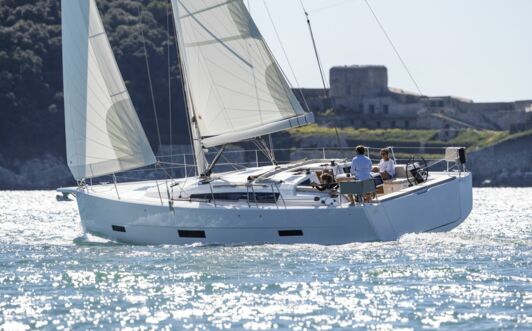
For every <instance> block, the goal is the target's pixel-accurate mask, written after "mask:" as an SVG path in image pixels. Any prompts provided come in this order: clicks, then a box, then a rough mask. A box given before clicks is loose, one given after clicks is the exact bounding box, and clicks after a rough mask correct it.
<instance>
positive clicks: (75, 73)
mask: <svg viewBox="0 0 532 331" xmlns="http://www.w3.org/2000/svg"><path fill="white" fill-rule="evenodd" d="M61 6H62V36H63V83H64V98H65V129H66V143H67V160H68V166H69V168H70V171H71V172H72V174H73V175H74V178H76V179H78V180H79V179H82V178H92V177H97V176H102V175H107V174H111V173H115V172H121V171H126V170H130V169H135V168H140V167H143V166H146V165H150V164H153V163H155V162H156V159H155V156H154V154H153V151H152V149H151V147H150V145H149V142H148V139H147V138H146V134H145V133H144V130H143V128H142V125H141V124H140V121H139V119H138V116H137V113H136V112H135V108H134V107H133V104H132V102H131V99H130V97H129V93H128V91H127V89H126V86H125V84H124V80H123V79H122V75H121V74H120V71H119V69H118V66H117V64H116V60H115V57H114V55H113V52H112V50H111V46H110V44H109V40H108V39H107V35H106V33H105V30H104V27H103V24H102V21H101V18H100V15H99V13H98V8H97V7H96V3H95V1H94V0H62V1H61Z"/></svg>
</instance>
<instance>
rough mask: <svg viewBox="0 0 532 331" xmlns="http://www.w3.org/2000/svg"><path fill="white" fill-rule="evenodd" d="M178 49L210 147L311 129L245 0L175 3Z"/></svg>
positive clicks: (203, 135) (200, 126)
mask: <svg viewBox="0 0 532 331" xmlns="http://www.w3.org/2000/svg"><path fill="white" fill-rule="evenodd" d="M172 7H173V11H174V20H175V26H176V29H177V30H178V32H179V33H177V36H178V38H177V39H178V46H179V52H180V54H181V62H182V63H181V64H182V67H183V70H184V71H185V73H186V75H185V77H186V81H185V82H184V83H185V84H186V85H187V87H188V94H189V97H190V99H191V100H190V105H192V106H193V108H194V109H193V110H192V112H193V115H194V116H193V121H194V124H195V125H197V128H198V131H199V134H200V136H201V137H200V138H201V142H202V144H203V146H204V147H210V146H216V145H221V144H226V143H231V142H237V141H240V140H246V139H250V138H254V137H258V136H261V135H264V134H270V133H274V132H277V131H281V130H286V129H289V128H291V127H296V126H299V123H300V125H306V124H308V123H310V122H312V121H313V116H311V115H309V113H306V112H305V111H304V110H303V108H302V107H301V105H300V104H299V102H298V100H297V99H296V97H295V95H294V94H293V92H292V90H291V88H290V86H289V84H288V82H287V80H286V78H285V76H284V74H283V73H282V71H281V69H280V67H279V66H278V64H277V62H276V61H275V59H274V58H273V56H272V54H271V53H270V50H269V49H268V46H267V45H266V42H265V41H264V38H263V37H262V35H261V34H260V32H259V30H258V28H257V26H256V25H255V23H254V22H253V19H252V18H251V16H250V14H249V12H248V10H247V8H246V7H245V5H244V3H243V1H242V0H229V1H228V0H201V1H198V0H172Z"/></svg>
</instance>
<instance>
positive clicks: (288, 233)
mask: <svg viewBox="0 0 532 331" xmlns="http://www.w3.org/2000/svg"><path fill="white" fill-rule="evenodd" d="M301 236H303V230H279V237H301Z"/></svg>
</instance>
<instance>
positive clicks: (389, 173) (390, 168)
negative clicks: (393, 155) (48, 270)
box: [372, 148, 395, 180]
mask: <svg viewBox="0 0 532 331" xmlns="http://www.w3.org/2000/svg"><path fill="white" fill-rule="evenodd" d="M381 157H382V159H381V160H380V162H379V166H378V167H373V169H372V171H373V172H374V173H379V174H380V176H381V178H382V179H383V180H387V179H392V178H394V177H395V162H394V161H393V160H392V159H390V152H389V151H388V149H387V148H383V149H381Z"/></svg>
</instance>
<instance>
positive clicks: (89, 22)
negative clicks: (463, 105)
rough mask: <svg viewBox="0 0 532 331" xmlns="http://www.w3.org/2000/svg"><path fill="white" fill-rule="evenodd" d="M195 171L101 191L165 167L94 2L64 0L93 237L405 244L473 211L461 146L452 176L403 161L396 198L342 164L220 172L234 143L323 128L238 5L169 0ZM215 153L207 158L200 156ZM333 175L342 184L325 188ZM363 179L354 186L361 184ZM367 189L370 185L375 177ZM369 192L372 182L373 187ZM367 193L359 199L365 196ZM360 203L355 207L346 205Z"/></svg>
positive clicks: (83, 189)
mask: <svg viewBox="0 0 532 331" xmlns="http://www.w3.org/2000/svg"><path fill="white" fill-rule="evenodd" d="M171 4H172V14H173V19H174V21H175V29H176V36H177V43H178V51H179V60H180V63H181V68H182V78H183V85H184V92H185V95H186V110H187V114H188V124H189V126H190V130H191V133H192V145H193V150H194V159H195V166H196V168H197V174H198V175H197V176H194V177H188V178H170V179H168V180H164V181H163V180H144V181H136V182H126V183H117V182H116V181H114V182H110V183H101V184H97V185H92V183H91V179H92V178H96V177H101V176H114V175H115V174H117V173H121V172H126V171H129V170H132V169H137V168H142V167H146V166H150V165H154V164H157V158H156V157H155V155H154V152H153V151H152V149H151V147H150V144H149V142H148V139H147V137H146V135H145V133H144V130H143V127H142V125H141V123H140V121H139V118H138V116H137V114H136V111H135V108H134V106H133V103H132V101H131V99H130V96H129V93H128V90H127V88H126V85H125V84H124V81H123V79H122V76H121V73H120V71H119V68H118V66H117V63H116V60H115V57H114V55H113V52H112V49H111V46H110V43H109V41H108V38H107V34H106V32H105V29H104V26H103V24H102V20H101V18H100V14H99V12H98V8H97V6H96V2H95V0H62V13H63V14H62V37H63V71H64V98H65V123H66V124H65V126H66V144H67V146H66V147H67V162H68V166H69V168H70V170H71V172H72V175H73V176H74V178H75V179H76V180H77V182H78V185H77V186H76V187H69V188H60V189H58V191H59V192H62V193H63V194H65V195H73V196H75V197H76V200H77V204H78V208H79V215H80V219H81V224H82V227H83V229H84V231H85V232H86V233H90V234H92V235H96V236H99V237H103V238H107V239H110V240H114V241H117V242H124V243H133V244H150V245H151V244H153V245H158V244H191V243H197V242H199V243H203V244H261V243H282V244H292V243H315V244H343V243H351V242H367V241H389V240H396V239H398V238H399V237H400V236H402V235H404V234H406V233H421V232H441V231H448V230H451V229H453V228H455V227H456V226H458V225H459V224H461V223H462V222H463V221H464V220H465V219H466V217H467V216H468V214H469V213H470V211H471V209H472V188H471V187H472V181H471V173H470V172H468V171H467V170H466V169H465V165H464V162H465V160H464V155H463V149H457V148H449V149H448V150H447V151H446V159H445V160H443V161H445V162H447V164H448V168H447V170H446V171H440V172H435V171H431V172H430V174H429V173H428V171H427V170H426V169H425V170H423V167H420V166H419V162H411V163H409V164H405V165H396V169H397V177H396V178H395V179H393V180H392V181H391V182H389V183H385V184H384V185H385V186H386V185H388V184H389V185H388V186H389V187H393V189H392V190H390V189H388V190H385V192H384V193H382V192H381V193H375V191H376V189H375V187H373V189H370V190H369V191H367V190H366V187H367V185H366V184H368V183H367V181H366V182H365V183H362V182H357V181H355V180H354V178H350V177H349V171H350V170H349V167H350V161H349V160H345V159H325V158H321V159H314V160H300V161H295V162H291V163H288V164H282V165H280V164H277V163H276V162H275V159H274V157H273V153H272V152H271V151H269V153H266V154H268V155H270V156H271V161H272V162H271V164H270V165H267V166H256V167H247V168H245V169H238V170H233V171H225V172H220V173H216V172H214V170H215V169H214V168H215V165H216V163H217V161H218V160H219V159H220V157H221V155H222V153H223V152H224V148H225V146H226V145H228V144H232V143H238V142H242V141H250V140H254V141H257V142H263V143H262V145H261V146H263V147H264V149H265V150H266V152H268V151H267V147H268V146H267V144H265V143H264V141H263V140H261V139H262V138H261V137H264V136H267V135H269V134H273V133H276V132H280V131H283V130H288V129H291V128H296V127H301V126H305V125H308V124H311V123H313V122H314V116H313V114H312V113H311V112H308V111H305V109H304V108H303V107H302V106H301V104H300V102H299V101H298V99H297V98H296V97H295V95H294V93H293V91H292V90H291V88H290V85H289V83H288V80H287V79H286V77H285V75H284V74H283V71H282V70H281V68H280V66H279V65H278V63H277V62H276V60H275V58H274V56H273V54H272V52H271V51H270V49H269V48H268V45H267V44H266V42H265V40H264V38H263V36H262V35H261V33H260V32H259V29H258V28H257V26H256V25H255V23H254V21H253V19H252V17H251V15H250V13H249V12H248V10H247V8H246V6H245V5H244V3H243V1H242V0H202V1H197V0H172V2H171ZM208 148H217V150H218V153H217V154H216V156H215V157H214V158H213V159H212V160H210V161H209V160H208V159H207V157H206V155H205V150H206V149H208ZM324 172H328V173H330V174H332V175H333V176H334V177H335V181H337V182H340V186H339V188H328V189H322V190H318V189H317V188H316V187H315V186H313V185H310V184H309V183H311V181H312V178H316V176H318V177H319V175H320V174H322V173H324ZM361 183H362V184H364V185H358V184H361ZM369 184H371V183H369ZM370 186H371V185H370ZM361 190H362V191H361ZM352 195H355V196H356V197H358V199H357V202H354V203H353V201H352V200H351V197H352Z"/></svg>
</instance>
